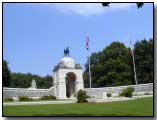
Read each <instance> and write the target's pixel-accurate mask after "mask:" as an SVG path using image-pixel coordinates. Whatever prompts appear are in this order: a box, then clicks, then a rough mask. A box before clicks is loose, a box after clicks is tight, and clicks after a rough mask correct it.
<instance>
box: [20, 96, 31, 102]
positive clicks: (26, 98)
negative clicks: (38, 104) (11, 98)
mask: <svg viewBox="0 0 157 120" xmlns="http://www.w3.org/2000/svg"><path fill="white" fill-rule="evenodd" d="M19 101H33V98H29V97H27V96H21V97H19Z"/></svg>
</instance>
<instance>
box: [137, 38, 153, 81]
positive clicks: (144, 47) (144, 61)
mask: <svg viewBox="0 0 157 120" xmlns="http://www.w3.org/2000/svg"><path fill="white" fill-rule="evenodd" d="M134 54H135V64H136V72H137V80H138V83H150V82H153V70H154V66H153V40H152V39H150V40H146V39H144V40H142V41H137V42H136V44H135V48H134Z"/></svg>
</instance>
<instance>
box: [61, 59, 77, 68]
mask: <svg viewBox="0 0 157 120" xmlns="http://www.w3.org/2000/svg"><path fill="white" fill-rule="evenodd" d="M59 63H61V64H63V65H64V66H65V67H67V68H75V61H74V59H72V58H70V57H67V56H65V57H63V58H62V59H61V60H60V62H59Z"/></svg>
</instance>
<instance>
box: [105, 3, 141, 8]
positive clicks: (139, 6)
mask: <svg viewBox="0 0 157 120" xmlns="http://www.w3.org/2000/svg"><path fill="white" fill-rule="evenodd" d="M109 4H110V2H103V3H102V6H103V7H109ZM136 5H137V8H138V9H139V8H141V7H143V5H144V3H143V2H137V3H136Z"/></svg>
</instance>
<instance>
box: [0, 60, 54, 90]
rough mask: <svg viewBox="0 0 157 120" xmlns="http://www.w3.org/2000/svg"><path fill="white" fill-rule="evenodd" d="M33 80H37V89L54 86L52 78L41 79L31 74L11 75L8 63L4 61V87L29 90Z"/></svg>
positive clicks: (48, 76)
mask: <svg viewBox="0 0 157 120" xmlns="http://www.w3.org/2000/svg"><path fill="white" fill-rule="evenodd" d="M32 79H35V80H36V84H37V88H50V87H52V86H53V78H52V76H50V75H47V76H45V77H41V76H39V75H33V74H31V73H27V74H24V73H11V72H10V70H9V67H8V64H7V62H6V61H5V60H3V87H13V88H29V87H30V86H31V82H32Z"/></svg>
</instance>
